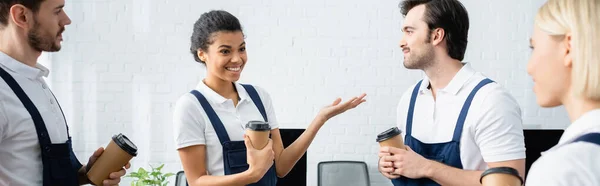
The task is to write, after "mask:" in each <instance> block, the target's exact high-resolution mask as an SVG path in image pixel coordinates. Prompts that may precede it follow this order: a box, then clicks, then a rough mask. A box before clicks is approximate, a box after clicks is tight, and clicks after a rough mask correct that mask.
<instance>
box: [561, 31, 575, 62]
mask: <svg viewBox="0 0 600 186" xmlns="http://www.w3.org/2000/svg"><path fill="white" fill-rule="evenodd" d="M571 36H572V35H571V33H568V34H566V35H565V37H564V39H563V45H564V47H565V61H564V65H565V67H569V68H571V67H572V66H573V53H572V51H573V50H572V45H571V43H572V42H573V41H572V40H571V38H572V37H571Z"/></svg>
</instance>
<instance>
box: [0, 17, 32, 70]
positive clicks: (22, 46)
mask: <svg viewBox="0 0 600 186" xmlns="http://www.w3.org/2000/svg"><path fill="white" fill-rule="evenodd" d="M9 27H10V26H6V27H5V28H3V29H4V30H2V31H0V52H3V53H5V54H6V55H8V56H10V57H11V58H13V59H15V60H17V61H19V62H21V63H24V64H26V65H28V66H31V67H35V66H36V64H37V59H38V57H40V55H41V54H42V52H40V51H37V50H35V49H33V47H31V45H29V42H28V40H27V36H26V35H23V34H20V33H18V32H15V31H14V30H12V29H10V28H9Z"/></svg>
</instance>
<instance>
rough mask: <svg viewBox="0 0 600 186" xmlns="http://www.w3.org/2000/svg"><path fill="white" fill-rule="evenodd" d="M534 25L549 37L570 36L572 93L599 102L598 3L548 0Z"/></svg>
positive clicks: (599, 9) (594, 0) (599, 15)
mask: <svg viewBox="0 0 600 186" xmlns="http://www.w3.org/2000/svg"><path fill="white" fill-rule="evenodd" d="M535 25H536V26H538V27H539V28H540V29H541V30H543V31H545V32H547V33H548V34H550V35H552V36H559V37H563V38H564V36H565V35H566V34H569V33H570V34H571V43H570V45H571V50H570V53H571V56H572V58H573V62H572V67H573V68H572V71H571V75H572V77H571V88H572V91H573V93H574V94H575V95H576V96H583V97H584V98H586V99H591V100H595V101H600V37H598V36H599V35H600V32H599V31H598V30H600V0H548V2H546V3H545V4H544V5H543V6H542V7H541V8H540V9H539V11H538V13H537V15H536V17H535Z"/></svg>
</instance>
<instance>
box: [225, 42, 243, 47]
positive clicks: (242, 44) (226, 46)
mask: <svg viewBox="0 0 600 186" xmlns="http://www.w3.org/2000/svg"><path fill="white" fill-rule="evenodd" d="M245 44H246V42H243V43H242V44H240V46H244V45H245ZM221 47H224V48H231V46H229V45H221V46H219V48H221Z"/></svg>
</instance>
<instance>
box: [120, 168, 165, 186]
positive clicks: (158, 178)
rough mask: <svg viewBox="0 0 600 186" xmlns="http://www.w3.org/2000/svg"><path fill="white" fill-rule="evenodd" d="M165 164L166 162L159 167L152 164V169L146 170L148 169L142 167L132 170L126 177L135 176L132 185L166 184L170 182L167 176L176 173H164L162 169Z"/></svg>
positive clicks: (159, 185)
mask: <svg viewBox="0 0 600 186" xmlns="http://www.w3.org/2000/svg"><path fill="white" fill-rule="evenodd" d="M164 166H165V165H164V164H161V165H160V166H158V167H152V165H150V168H151V170H150V171H146V169H144V168H142V167H140V168H139V169H138V171H137V172H131V173H129V175H127V176H126V177H129V178H134V180H133V181H132V182H131V186H166V185H167V184H169V181H167V178H169V177H170V176H173V175H175V174H173V173H163V172H162V171H161V170H162V168H163V167H164Z"/></svg>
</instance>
